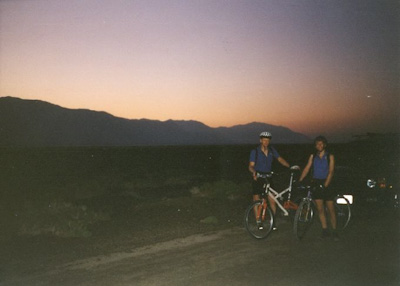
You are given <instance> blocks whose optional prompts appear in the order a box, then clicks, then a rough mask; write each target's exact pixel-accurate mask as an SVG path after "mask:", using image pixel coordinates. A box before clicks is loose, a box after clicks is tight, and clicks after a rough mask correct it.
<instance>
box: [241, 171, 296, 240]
mask: <svg viewBox="0 0 400 286" xmlns="http://www.w3.org/2000/svg"><path fill="white" fill-rule="evenodd" d="M299 170H300V167H299V166H292V167H291V168H290V179H289V186H288V187H287V188H286V189H284V190H282V191H281V192H279V193H278V192H277V191H275V190H274V189H273V188H272V187H271V178H272V175H273V173H272V172H271V173H268V174H259V173H257V178H262V179H264V186H263V189H264V191H263V192H262V194H261V199H260V200H257V201H254V202H253V203H252V204H251V205H250V206H249V207H248V208H247V209H246V212H245V222H244V223H245V227H246V230H247V231H248V232H249V234H250V235H251V236H252V237H254V238H256V239H262V238H266V237H267V236H268V235H269V234H270V232H271V230H272V227H273V225H274V220H275V217H274V216H273V214H272V211H271V209H270V207H269V206H268V199H267V198H268V196H269V197H271V198H272V199H273V200H274V201H275V202H276V206H277V211H278V209H280V210H281V211H282V212H283V215H284V216H289V215H290V213H293V214H294V212H295V211H296V209H297V204H296V203H294V202H293V201H292V200H291V194H292V188H293V183H294V182H295V173H296V172H298V171H299ZM286 194H287V197H286ZM284 195H285V197H284Z"/></svg>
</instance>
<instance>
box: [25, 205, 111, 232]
mask: <svg viewBox="0 0 400 286" xmlns="http://www.w3.org/2000/svg"><path fill="white" fill-rule="evenodd" d="M19 219H20V228H19V234H21V235H40V234H47V235H54V236H59V237H89V236H91V232H90V230H89V226H90V225H94V224H96V223H98V222H101V221H106V220H109V219H110V217H109V215H108V214H106V213H102V212H95V211H93V210H90V209H88V208H87V207H86V206H85V205H74V204H72V203H67V202H57V201H54V202H51V203H50V204H49V205H48V206H45V207H35V206H33V205H31V206H30V207H27V208H25V209H24V211H23V212H22V213H20V215H19Z"/></svg>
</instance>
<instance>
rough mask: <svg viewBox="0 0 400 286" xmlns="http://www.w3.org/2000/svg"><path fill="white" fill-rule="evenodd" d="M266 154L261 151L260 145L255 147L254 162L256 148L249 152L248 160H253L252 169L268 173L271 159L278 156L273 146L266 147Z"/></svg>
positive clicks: (270, 169) (270, 168) (270, 167)
mask: <svg viewBox="0 0 400 286" xmlns="http://www.w3.org/2000/svg"><path fill="white" fill-rule="evenodd" d="M268 149H269V151H268V156H265V154H264V152H263V151H261V146H258V147H257V162H256V149H253V150H251V152H250V160H249V161H250V162H255V166H254V169H255V170H256V171H257V172H261V173H269V172H271V171H272V161H273V160H274V158H275V159H277V158H279V154H278V152H277V151H276V150H275V148H273V147H268Z"/></svg>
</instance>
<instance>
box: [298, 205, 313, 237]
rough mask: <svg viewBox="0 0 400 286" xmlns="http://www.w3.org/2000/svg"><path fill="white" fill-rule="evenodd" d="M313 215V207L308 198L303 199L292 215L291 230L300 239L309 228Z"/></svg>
mask: <svg viewBox="0 0 400 286" xmlns="http://www.w3.org/2000/svg"><path fill="white" fill-rule="evenodd" d="M313 217H314V209H313V207H312V202H311V201H310V200H303V201H302V202H301V203H300V204H299V207H298V208H297V211H296V214H295V216H294V224H293V232H294V235H295V236H296V237H297V239H299V240H301V239H303V237H304V236H305V234H306V233H307V231H308V230H309V228H310V226H311V224H312V221H313Z"/></svg>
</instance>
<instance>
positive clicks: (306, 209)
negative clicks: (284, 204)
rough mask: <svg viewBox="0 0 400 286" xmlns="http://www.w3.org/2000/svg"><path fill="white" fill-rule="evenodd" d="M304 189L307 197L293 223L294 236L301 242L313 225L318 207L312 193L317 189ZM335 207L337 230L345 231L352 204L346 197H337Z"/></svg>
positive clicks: (309, 187)
mask: <svg viewBox="0 0 400 286" xmlns="http://www.w3.org/2000/svg"><path fill="white" fill-rule="evenodd" d="M316 187H318V186H316ZM302 188H303V189H306V190H307V196H306V197H304V198H303V199H302V200H301V202H300V203H299V206H298V208H297V210H296V214H295V216H294V223H293V232H294V235H295V236H296V237H297V239H299V240H301V239H303V238H304V236H305V235H306V233H307V232H308V230H309V229H310V227H311V225H312V223H313V219H314V214H315V213H316V206H315V203H314V201H313V199H312V191H313V188H315V187H311V186H305V187H302ZM334 205H335V210H336V225H337V226H336V228H337V230H339V231H341V230H344V229H345V228H346V227H347V226H348V224H349V222H350V218H351V208H350V202H349V200H348V199H347V198H346V197H345V196H343V195H337V196H336V197H335V199H334Z"/></svg>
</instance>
